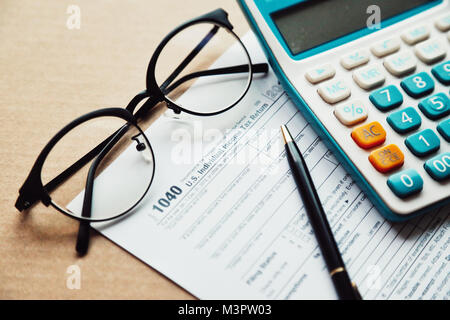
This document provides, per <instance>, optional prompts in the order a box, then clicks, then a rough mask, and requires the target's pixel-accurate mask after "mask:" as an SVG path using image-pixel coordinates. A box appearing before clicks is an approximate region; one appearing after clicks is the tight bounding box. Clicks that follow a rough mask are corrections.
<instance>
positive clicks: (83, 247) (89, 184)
mask: <svg viewBox="0 0 450 320" xmlns="http://www.w3.org/2000/svg"><path fill="white" fill-rule="evenodd" d="M128 128H129V125H128V124H126V125H124V126H122V127H121V128H120V129H119V130H118V131H116V133H115V134H114V135H113V136H112V137H111V138H109V139H108V140H109V141H108V143H107V144H106V146H105V147H104V148H103V149H102V150H101V151H100V153H99V154H98V156H97V157H96V158H95V159H94V161H93V162H92V164H91V166H90V167H89V172H88V175H87V178H86V187H85V189H84V197H83V207H82V210H81V216H82V217H85V218H90V217H91V213H92V196H93V192H94V180H95V173H96V172H97V168H98V166H99V165H100V163H101V161H102V160H103V159H104V158H105V156H106V155H107V154H108V152H110V151H111V149H112V148H113V147H114V146H115V145H116V143H117V142H118V141H119V140H120V139H121V138H122V137H123V135H124V134H125V133H126V132H127V131H128ZM89 230H90V223H89V221H80V226H79V229H78V236H77V244H76V247H75V248H76V250H77V252H78V254H79V255H85V254H86V252H87V249H88V247H89V239H90V238H89Z"/></svg>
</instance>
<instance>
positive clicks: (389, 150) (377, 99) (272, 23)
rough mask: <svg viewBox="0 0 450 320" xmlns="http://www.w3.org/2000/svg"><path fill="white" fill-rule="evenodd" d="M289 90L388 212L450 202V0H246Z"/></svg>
mask: <svg viewBox="0 0 450 320" xmlns="http://www.w3.org/2000/svg"><path fill="white" fill-rule="evenodd" d="M238 2H239V4H240V6H241V8H242V10H243V12H244V13H245V15H246V17H247V19H248V21H249V22H250V25H251V26H252V29H253V30H254V32H255V34H256V35H257V37H258V39H259V41H260V43H261V45H262V47H263V49H264V51H265V53H266V55H267V57H268V60H269V62H270V64H271V66H272V68H273V70H274V72H275V73H276V74H277V76H278V79H279V80H280V82H281V84H282V85H283V87H284V89H285V90H286V92H287V93H288V95H289V96H290V97H291V99H292V100H293V101H294V103H295V104H296V105H297V106H298V108H299V109H300V111H301V112H302V114H303V115H304V117H305V118H306V119H307V121H308V122H309V123H310V124H311V125H312V126H313V127H314V129H315V130H316V132H317V133H318V134H319V136H320V137H321V139H322V140H323V141H324V142H325V143H326V144H327V145H328V147H329V148H330V149H331V150H332V151H333V152H334V154H335V156H336V158H337V159H338V160H339V162H340V163H341V164H342V165H343V167H344V168H345V169H346V170H347V171H348V172H349V173H350V174H351V175H352V177H353V178H354V180H355V181H356V182H357V183H358V184H359V186H360V187H361V189H362V190H363V191H364V192H365V193H366V195H367V196H368V198H370V200H371V201H372V202H373V203H374V205H375V206H376V208H377V209H378V211H379V212H380V213H381V214H382V215H383V216H384V217H386V218H387V219H389V220H392V221H403V220H407V219H410V218H412V217H415V216H418V215H420V214H424V213H426V212H430V211H431V210H433V209H436V208H438V207H441V206H443V205H445V204H447V203H449V202H450V146H449V142H450V117H449V114H450V100H449V93H450V92H449V85H450V56H449V54H448V51H449V48H450V4H449V1H448V0H432V1H430V0H407V1H406V0H358V1H350V0H238Z"/></svg>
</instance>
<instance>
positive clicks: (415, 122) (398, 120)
mask: <svg viewBox="0 0 450 320" xmlns="http://www.w3.org/2000/svg"><path fill="white" fill-rule="evenodd" d="M386 121H387V122H388V123H389V125H390V126H391V127H392V129H394V130H395V131H396V132H398V133H407V132H411V131H413V130H416V129H417V128H419V127H420V126H421V125H422V118H421V117H420V115H419V114H418V113H417V111H416V109H414V108H413V107H408V108H405V109H402V110H399V111H397V112H394V113H392V114H390V115H389V116H388V117H387V119H386Z"/></svg>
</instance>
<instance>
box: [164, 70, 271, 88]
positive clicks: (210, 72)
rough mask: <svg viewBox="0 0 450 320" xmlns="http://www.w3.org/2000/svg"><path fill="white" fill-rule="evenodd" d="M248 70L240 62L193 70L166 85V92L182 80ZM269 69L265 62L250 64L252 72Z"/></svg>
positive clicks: (177, 85) (178, 84)
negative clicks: (222, 66) (227, 65)
mask: <svg viewBox="0 0 450 320" xmlns="http://www.w3.org/2000/svg"><path fill="white" fill-rule="evenodd" d="M248 71H249V66H248V65H247V64H242V65H239V66H234V67H226V68H217V69H209V70H205V71H199V72H193V73H190V74H187V75H185V76H184V77H182V78H180V79H178V80H177V81H175V82H174V83H173V84H172V85H170V86H169V87H167V89H166V90H167V92H164V93H166V94H167V93H169V92H171V91H173V90H175V89H176V88H177V87H179V86H180V85H182V84H183V83H184V82H186V81H189V80H192V79H195V78H199V77H206V76H218V75H226V74H236V73H244V72H248ZM268 71H269V65H268V64H267V63H258V64H253V65H252V72H253V73H267V72H268Z"/></svg>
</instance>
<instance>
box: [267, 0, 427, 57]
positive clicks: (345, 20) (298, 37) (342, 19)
mask: <svg viewBox="0 0 450 320" xmlns="http://www.w3.org/2000/svg"><path fill="white" fill-rule="evenodd" d="M435 1H436V0H306V1H302V2H300V3H298V4H295V5H293V6H291V7H288V8H286V9H283V10H280V11H277V12H275V13H273V14H272V15H271V16H272V19H273V21H274V22H275V24H276V26H277V27H278V29H279V31H280V33H281V35H282V36H283V38H284V40H285V41H286V43H287V45H288V47H289V49H290V50H291V52H292V54H294V55H296V54H299V53H301V52H303V51H306V50H308V49H312V48H314V47H317V46H319V45H321V44H324V43H326V42H329V41H331V40H335V39H337V38H340V37H342V36H344V35H347V34H350V33H352V32H355V31H358V30H361V29H364V28H367V25H368V24H367V23H368V21H372V19H370V17H371V16H372V17H375V16H374V15H373V14H374V11H370V13H367V11H368V7H369V6H372V5H377V6H378V7H379V8H380V10H379V13H380V16H381V21H383V20H386V19H389V18H391V17H393V16H396V15H398V14H400V13H402V12H405V11H408V10H411V9H413V8H415V7H418V6H420V5H423V4H426V3H429V2H435Z"/></svg>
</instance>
